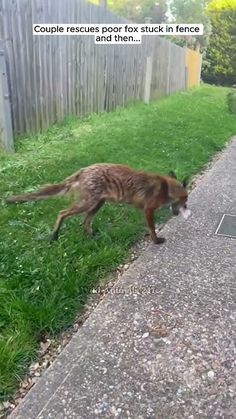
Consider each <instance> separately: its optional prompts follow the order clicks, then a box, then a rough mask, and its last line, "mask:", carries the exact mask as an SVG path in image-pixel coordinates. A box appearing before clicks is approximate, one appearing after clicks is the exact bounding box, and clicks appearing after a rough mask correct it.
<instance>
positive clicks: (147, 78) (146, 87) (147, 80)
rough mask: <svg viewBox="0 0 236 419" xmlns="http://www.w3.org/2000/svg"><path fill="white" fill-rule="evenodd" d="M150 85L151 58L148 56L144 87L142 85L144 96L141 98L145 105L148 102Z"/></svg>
mask: <svg viewBox="0 0 236 419" xmlns="http://www.w3.org/2000/svg"><path fill="white" fill-rule="evenodd" d="M151 84H152V56H151V55H149V56H148V57H147V61H146V73H145V85H144V96H143V100H144V102H145V103H149V102H150V95H151Z"/></svg>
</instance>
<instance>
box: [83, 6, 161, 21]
mask: <svg viewBox="0 0 236 419" xmlns="http://www.w3.org/2000/svg"><path fill="white" fill-rule="evenodd" d="M91 1H92V2H93V3H95V4H99V0H91ZM107 5H108V8H109V9H110V10H112V11H113V12H115V13H116V14H118V15H120V16H123V17H125V18H126V19H128V20H131V21H133V22H138V23H139V22H140V23H143V22H145V20H146V19H147V18H150V20H151V22H152V23H161V22H165V21H166V19H167V18H166V13H167V9H168V6H167V0H108V1H107Z"/></svg>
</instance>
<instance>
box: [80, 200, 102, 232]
mask: <svg viewBox="0 0 236 419" xmlns="http://www.w3.org/2000/svg"><path fill="white" fill-rule="evenodd" d="M104 203H105V200H104V199H103V200H101V201H100V202H98V204H97V205H96V207H94V208H93V209H92V210H90V211H87V215H86V217H85V219H84V229H85V231H86V232H87V233H88V234H90V235H92V234H93V229H92V220H93V217H94V216H95V215H96V214H97V212H98V211H99V210H100V208H101V207H102V206H103V204H104Z"/></svg>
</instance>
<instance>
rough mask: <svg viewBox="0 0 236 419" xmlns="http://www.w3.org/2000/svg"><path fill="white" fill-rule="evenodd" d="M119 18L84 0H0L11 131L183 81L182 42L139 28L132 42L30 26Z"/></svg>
mask: <svg viewBox="0 0 236 419" xmlns="http://www.w3.org/2000/svg"><path fill="white" fill-rule="evenodd" d="M123 22H124V20H122V19H121V18H119V17H117V16H115V15H114V14H112V13H111V12H109V11H108V10H106V9H104V8H102V7H98V6H95V5H93V4H91V3H87V2H86V1H84V0H68V1H65V0H56V1H55V0H0V39H2V51H4V57H3V55H2V57H3V58H4V59H5V64H4V65H6V69H7V77H8V85H9V94H10V100H11V115H12V124H13V131H14V133H15V134H23V133H33V132H38V131H40V130H42V129H45V128H47V127H48V126H49V125H50V124H51V123H53V122H55V121H58V120H61V119H63V118H64V117H65V116H66V115H79V116H83V115H86V114H88V113H91V112H101V111H110V110H111V109H114V108H115V107H116V106H118V105H124V104H126V103H128V102H134V101H138V100H145V101H146V102H148V101H149V99H150V98H151V99H154V98H157V97H159V96H161V95H164V94H170V93H172V92H175V91H177V90H180V89H185V88H186V87H187V76H186V74H187V72H186V50H185V49H184V48H181V47H179V46H177V45H175V44H172V43H171V42H169V41H167V40H166V39H162V38H161V37H158V36H143V40H142V44H139V45H96V44H95V43H94V37H93V36H76V35H75V36H71V35H70V36H33V33H32V25H33V23H123ZM0 84H1V83H0ZM5 85H6V83H5ZM0 88H1V87H0ZM0 96H1V94H0ZM0 112H1V97H0ZM5 113H6V109H5ZM0 121H1V117H0ZM0 124H1V122H0Z"/></svg>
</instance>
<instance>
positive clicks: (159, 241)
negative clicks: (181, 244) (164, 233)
mask: <svg viewBox="0 0 236 419" xmlns="http://www.w3.org/2000/svg"><path fill="white" fill-rule="evenodd" d="M153 241H154V243H155V244H162V243H165V241H166V239H165V237H156V238H155V240H153Z"/></svg>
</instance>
